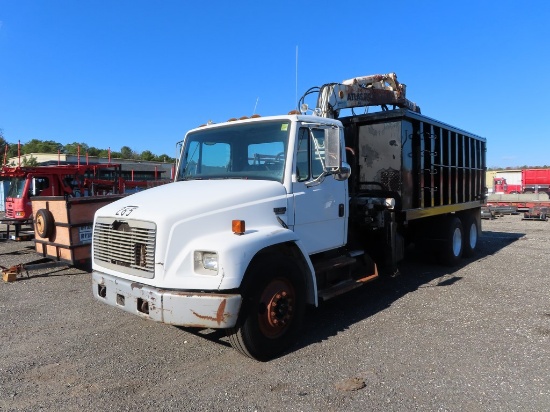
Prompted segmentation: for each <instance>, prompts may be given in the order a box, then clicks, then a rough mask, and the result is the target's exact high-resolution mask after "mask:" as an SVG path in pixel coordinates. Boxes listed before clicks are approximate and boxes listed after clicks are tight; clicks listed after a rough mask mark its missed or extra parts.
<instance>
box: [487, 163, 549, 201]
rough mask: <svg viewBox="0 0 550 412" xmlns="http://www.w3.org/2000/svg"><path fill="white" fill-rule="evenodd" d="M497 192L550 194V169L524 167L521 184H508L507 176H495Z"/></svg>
mask: <svg viewBox="0 0 550 412" xmlns="http://www.w3.org/2000/svg"><path fill="white" fill-rule="evenodd" d="M493 184H494V193H495V194H518V193H537V192H538V193H540V192H545V193H548V194H549V195H550V169H523V170H522V171H521V183H520V184H508V183H507V181H506V178H504V177H498V176H497V177H495V178H494V180H493Z"/></svg>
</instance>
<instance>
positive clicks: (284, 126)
mask: <svg viewBox="0 0 550 412" xmlns="http://www.w3.org/2000/svg"><path fill="white" fill-rule="evenodd" d="M287 130H288V123H284V124H282V125H281V132H286V131H287Z"/></svg>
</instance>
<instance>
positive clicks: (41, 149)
mask: <svg viewBox="0 0 550 412" xmlns="http://www.w3.org/2000/svg"><path fill="white" fill-rule="evenodd" d="M61 149H63V145H62V144H61V143H58V142H54V141H53V140H44V141H43V140H38V139H32V140H31V141H29V142H27V143H25V144H23V145H22V150H21V153H24V154H28V153H57V152H58V151H59V150H61Z"/></svg>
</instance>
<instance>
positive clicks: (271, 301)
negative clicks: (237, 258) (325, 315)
mask: <svg viewBox="0 0 550 412" xmlns="http://www.w3.org/2000/svg"><path fill="white" fill-rule="evenodd" d="M242 294H243V305H242V308H241V313H240V315H239V320H238V321H237V325H236V326H235V327H234V328H231V329H227V330H226V333H227V336H228V338H229V342H230V343H231V346H233V348H234V349H236V350H237V351H238V352H240V353H241V354H243V355H245V356H248V357H250V358H253V359H256V360H260V361H267V360H270V359H272V358H274V357H276V356H277V355H279V354H281V353H282V352H283V351H285V350H286V349H288V348H289V347H290V346H291V345H292V344H294V343H295V341H296V340H297V338H298V335H299V332H300V328H301V324H302V321H303V318H304V313H305V296H306V285H305V280H304V277H303V276H302V275H301V273H300V270H299V268H298V266H297V265H296V264H295V263H294V262H293V261H292V260H291V259H290V258H289V257H288V256H284V255H279V254H266V255H263V256H260V257H258V258H256V259H254V261H253V262H252V263H251V265H250V267H249V269H248V270H247V273H246V275H245V280H244V284H243V288H242Z"/></svg>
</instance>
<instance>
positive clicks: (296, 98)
mask: <svg viewBox="0 0 550 412" xmlns="http://www.w3.org/2000/svg"><path fill="white" fill-rule="evenodd" d="M294 101H295V102H296V110H298V45H296V96H295V99H294Z"/></svg>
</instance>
